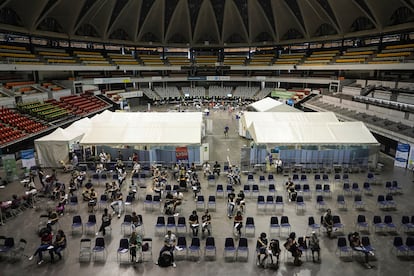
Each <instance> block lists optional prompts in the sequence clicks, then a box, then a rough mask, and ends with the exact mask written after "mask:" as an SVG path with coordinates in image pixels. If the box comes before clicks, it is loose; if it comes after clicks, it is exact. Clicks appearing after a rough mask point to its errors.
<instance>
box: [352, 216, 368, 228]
mask: <svg viewBox="0 0 414 276" xmlns="http://www.w3.org/2000/svg"><path fill="white" fill-rule="evenodd" d="M355 230H356V231H364V230H366V231H367V232H369V225H368V222H367V220H366V218H365V216H364V215H358V217H357V221H356V223H355Z"/></svg>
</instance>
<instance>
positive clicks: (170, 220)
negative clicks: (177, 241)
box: [165, 216, 177, 233]
mask: <svg viewBox="0 0 414 276" xmlns="http://www.w3.org/2000/svg"><path fill="white" fill-rule="evenodd" d="M165 228H166V231H168V230H170V231H171V232H172V233H177V224H176V223H175V217H174V216H169V217H167V224H166V226H165Z"/></svg>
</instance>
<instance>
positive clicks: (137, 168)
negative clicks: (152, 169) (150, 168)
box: [131, 161, 141, 176]
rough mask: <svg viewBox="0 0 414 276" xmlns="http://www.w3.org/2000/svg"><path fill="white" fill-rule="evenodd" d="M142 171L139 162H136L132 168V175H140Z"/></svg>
mask: <svg viewBox="0 0 414 276" xmlns="http://www.w3.org/2000/svg"><path fill="white" fill-rule="evenodd" d="M140 171H141V165H140V164H139V163H138V161H134V166H133V167H132V172H131V175H132V176H133V175H135V174H139V172H140Z"/></svg>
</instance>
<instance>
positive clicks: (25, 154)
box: [20, 149, 36, 169]
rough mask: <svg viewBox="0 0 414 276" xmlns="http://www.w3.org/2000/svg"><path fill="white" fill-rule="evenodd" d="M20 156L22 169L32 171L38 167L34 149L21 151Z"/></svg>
mask: <svg viewBox="0 0 414 276" xmlns="http://www.w3.org/2000/svg"><path fill="white" fill-rule="evenodd" d="M20 155H21V157H22V167H25V168H27V169H30V168H31V167H34V166H36V160H35V156H34V149H28V150H22V151H20Z"/></svg>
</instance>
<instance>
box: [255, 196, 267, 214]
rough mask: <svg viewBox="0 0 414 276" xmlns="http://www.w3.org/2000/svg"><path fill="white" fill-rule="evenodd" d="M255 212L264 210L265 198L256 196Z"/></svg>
mask: <svg viewBox="0 0 414 276" xmlns="http://www.w3.org/2000/svg"><path fill="white" fill-rule="evenodd" d="M256 207H257V210H258V211H259V210H266V201H265V197H264V196H263V195H258V196H257V204H256Z"/></svg>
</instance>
